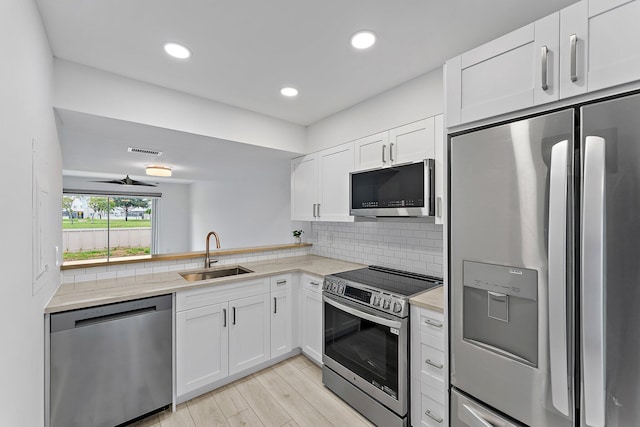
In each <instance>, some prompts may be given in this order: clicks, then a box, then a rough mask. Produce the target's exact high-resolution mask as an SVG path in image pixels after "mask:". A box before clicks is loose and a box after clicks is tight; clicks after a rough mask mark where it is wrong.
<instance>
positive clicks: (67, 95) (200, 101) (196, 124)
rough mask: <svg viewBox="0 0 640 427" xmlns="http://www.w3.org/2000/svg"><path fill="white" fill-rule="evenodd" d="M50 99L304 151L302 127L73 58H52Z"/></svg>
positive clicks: (82, 109) (108, 114)
mask: <svg viewBox="0 0 640 427" xmlns="http://www.w3.org/2000/svg"><path fill="white" fill-rule="evenodd" d="M54 79H55V97H54V105H55V106H56V107H59V108H64V109H67V110H71V111H78V112H81V113H87V114H93V115H96V116H104V117H109V118H113V119H120V120H126V121H130V122H134V123H142V124H146V125H151V126H158V127H161V128H166V129H172V130H177V131H183V132H189V133H194V134H198V135H205V136H210V137H214V138H220V139H226V140H229V141H237V142H243V143H247V144H252V145H258V146H262V147H267V148H275V149H279V150H284V151H292V152H299V153H303V152H304V146H305V143H304V140H305V128H304V127H303V126H300V125H297V124H294V123H290V122H287V121H284V120H280V119H275V118H272V117H268V116H265V115H263V114H258V113H254V112H251V111H248V110H243V109H240V108H236V107H231V106H229V105H225V104H221V103H219V102H215V101H211V100H207V99H204V98H199V97H197V96H193V95H188V94H186V93H183V92H178V91H175V90H171V89H166V88H163V87H160V86H155V85H152V84H149V83H143V82H141V81H138V80H133V79H129V78H126V77H122V76H119V75H116V74H112V73H109V72H106V71H102V70H97V69H95V68H90V67H86V66H83V65H80V64H77V63H73V62H69V61H65V60H62V59H56V60H55V66H54Z"/></svg>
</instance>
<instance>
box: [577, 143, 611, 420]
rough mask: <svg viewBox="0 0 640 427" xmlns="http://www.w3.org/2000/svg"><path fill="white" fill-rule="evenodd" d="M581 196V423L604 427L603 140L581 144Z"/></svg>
mask: <svg viewBox="0 0 640 427" xmlns="http://www.w3.org/2000/svg"><path fill="white" fill-rule="evenodd" d="M583 176H584V178H583V179H584V181H583V186H582V188H583V194H582V241H581V242H580V256H581V263H580V264H581V265H582V272H581V277H582V289H581V293H582V302H583V304H582V313H581V314H582V357H583V366H584V369H583V372H584V374H583V376H584V378H583V382H584V414H585V422H586V424H587V425H588V426H590V427H604V425H605V414H606V413H605V405H606V397H605V366H606V361H605V351H604V349H605V348H606V347H605V345H606V343H605V335H604V331H605V318H604V315H605V313H604V280H605V279H604V260H605V253H604V250H605V208H606V193H605V184H606V174H605V140H604V138H600V137H598V136H587V137H586V138H585V143H584V175H583Z"/></svg>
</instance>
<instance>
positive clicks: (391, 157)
mask: <svg viewBox="0 0 640 427" xmlns="http://www.w3.org/2000/svg"><path fill="white" fill-rule="evenodd" d="M389 160H391V161H392V162H393V142H392V143H391V144H389Z"/></svg>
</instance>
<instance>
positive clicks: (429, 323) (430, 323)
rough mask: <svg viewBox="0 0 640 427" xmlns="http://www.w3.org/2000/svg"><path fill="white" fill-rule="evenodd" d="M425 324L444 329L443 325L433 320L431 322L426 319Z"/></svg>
mask: <svg viewBox="0 0 640 427" xmlns="http://www.w3.org/2000/svg"><path fill="white" fill-rule="evenodd" d="M424 323H426V324H428V325H431V326H435V327H436V328H442V323H440V322H434V321H433V320H431V319H425V320H424Z"/></svg>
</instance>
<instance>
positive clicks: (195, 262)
mask: <svg viewBox="0 0 640 427" xmlns="http://www.w3.org/2000/svg"><path fill="white" fill-rule="evenodd" d="M310 249H311V248H310V247H309V246H303V247H300V248H290V249H278V250H272V251H256V252H247V253H242V254H237V255H220V256H215V259H217V260H218V262H217V263H216V264H214V266H218V265H232V264H241V263H245V262H257V261H269V260H274V259H278V258H288V257H295V256H304V255H309V254H310ZM212 255H213V254H212ZM203 262H204V257H202V256H200V257H195V258H186V259H178V260H169V261H146V262H137V263H132V264H119V265H110V266H102V267H87V268H75V269H69V270H62V283H79V282H89V281H94V280H101V279H117V278H120V277H128V276H141V275H143V274H154V273H166V272H169V271H183V270H191V269H196V268H202V267H203Z"/></svg>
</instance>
